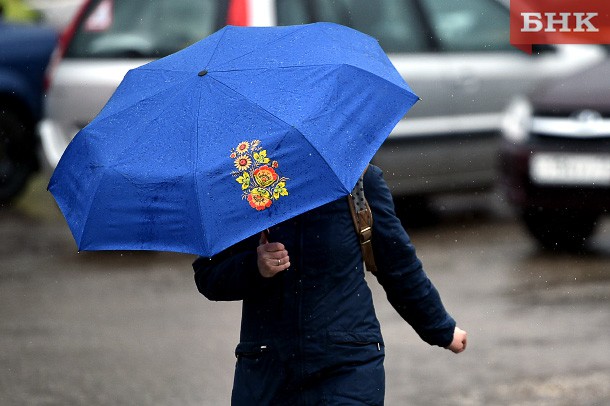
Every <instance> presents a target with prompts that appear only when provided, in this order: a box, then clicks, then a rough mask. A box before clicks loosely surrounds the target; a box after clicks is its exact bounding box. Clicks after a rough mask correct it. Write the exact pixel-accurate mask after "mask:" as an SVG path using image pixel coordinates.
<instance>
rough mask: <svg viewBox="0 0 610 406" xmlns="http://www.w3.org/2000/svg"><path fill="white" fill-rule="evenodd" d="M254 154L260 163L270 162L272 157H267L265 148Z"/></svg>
mask: <svg viewBox="0 0 610 406" xmlns="http://www.w3.org/2000/svg"><path fill="white" fill-rule="evenodd" d="M252 156H253V157H254V159H255V160H256V162H258V163H260V164H268V163H269V161H270V159H269V158H267V150H266V149H264V150H262V151H261V152H255V153H254V154H252Z"/></svg>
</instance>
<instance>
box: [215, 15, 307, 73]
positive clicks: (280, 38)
mask: <svg viewBox="0 0 610 406" xmlns="http://www.w3.org/2000/svg"><path fill="white" fill-rule="evenodd" d="M307 25H310V24H305V25H303V26H302V27H299V28H297V29H295V30H293V31H290V32H288V33H286V34H285V35H282V36H281V37H277V38H276V39H274V40H273V41H271V42H266V43H265V44H261V45H260V46H258V47H256V48H253V49H252V50H251V51H250V52H248V53H245V54H241V55H239V56H237V57H235V58H233V59H229V60H227V61H223V62H222V63H225V64H226V63H230V62H233V61H236V60H238V59H240V58H243V57H246V56H248V55H250V54H252V53H254V52H256V51H257V50H258V49H260V48H261V47H262V46H265V47H268V46H270V45H273V44H274V43H276V42H278V41H280V40H282V39H284V38H286V37H288V36H290V35H292V34H294V33H296V32H299V31H302V30H304V29H305V28H306V27H307ZM223 36H224V33H223ZM221 39H222V38H221ZM218 42H220V40H219V41H218ZM211 60H212V58H210V59H209V61H211ZM209 61H208V63H209Z"/></svg>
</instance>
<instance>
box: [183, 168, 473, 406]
mask: <svg viewBox="0 0 610 406" xmlns="http://www.w3.org/2000/svg"><path fill="white" fill-rule="evenodd" d="M364 189H365V190H366V196H367V200H368V202H369V204H370V207H371V211H372V214H373V218H374V227H373V234H372V247H373V251H374V256H375V261H376V265H377V268H378V269H377V271H376V272H374V273H373V274H374V275H375V277H376V278H377V280H378V281H379V283H380V284H381V285H382V286H383V288H384V290H385V292H386V293H387V298H388V300H389V302H390V303H391V304H392V306H393V307H394V308H395V309H396V310H397V311H398V313H399V314H400V315H401V316H402V317H403V318H404V319H405V320H406V321H407V322H408V323H409V324H410V325H411V326H412V327H413V328H414V329H415V331H416V332H417V333H418V334H419V335H420V337H421V338H422V339H423V340H424V341H426V342H428V343H429V344H432V345H437V346H440V347H445V348H447V349H449V350H451V351H453V352H455V353H460V352H462V351H464V350H465V349H466V342H467V335H466V332H464V331H463V330H461V329H460V328H458V327H457V326H456V323H455V321H454V320H453V319H452V318H451V316H450V315H449V314H448V313H447V312H446V310H445V308H444V307H443V304H442V302H441V299H440V297H439V294H438V292H437V290H436V289H435V287H434V285H433V284H432V283H431V281H430V280H429V279H428V277H427V276H426V274H425V273H424V270H423V268H422V263H421V261H420V260H419V259H418V257H417V256H416V253H415V249H414V247H413V244H412V243H411V241H410V239H409V236H408V235H407V233H406V232H405V230H404V228H403V227H402V225H401V223H400V220H399V219H398V218H397V216H396V215H395V211H394V205H393V202H392V196H391V194H390V190H389V189H388V187H387V185H386V183H385V181H384V180H383V175H382V172H381V170H380V169H379V168H377V167H375V166H373V165H371V166H369V168H368V170H367V171H366V173H365V175H364ZM348 203H349V202H348V200H347V199H345V198H342V199H338V200H336V201H333V202H331V203H328V204H326V205H324V206H321V207H319V208H317V209H314V210H311V211H309V212H306V213H304V214H302V215H300V216H298V217H295V218H293V219H291V220H288V221H286V222H283V223H281V224H279V225H277V226H274V227H271V228H270V230H269V233H268V236H267V233H262V234H261V235H260V236H252V237H251V238H249V239H247V240H245V241H242V242H241V243H239V244H236V245H234V246H233V247H231V248H229V249H227V250H225V251H223V252H221V253H219V254H218V255H214V256H212V257H210V258H205V257H200V258H198V259H197V260H196V261H195V262H194V264H193V267H194V270H195V281H196V284H197V287H198V289H199V291H200V292H201V293H202V294H203V295H205V296H206V297H207V298H208V299H210V300H243V313H242V322H241V334H240V343H239V344H238V346H237V348H236V351H235V354H236V356H237V364H236V369H235V380H234V387H233V393H232V404H233V405H254V404H256V405H283V404H294V405H320V404H366V405H381V404H383V399H384V369H383V359H384V346H383V338H382V335H381V332H380V326H379V322H378V320H377V318H376V316H375V311H374V307H373V301H372V296H371V292H370V290H369V288H368V286H367V284H366V281H365V278H364V274H365V272H364V269H363V263H362V256H361V252H360V244H359V241H358V237H357V235H356V233H355V232H354V227H353V222H352V217H351V215H350V209H349V207H348Z"/></svg>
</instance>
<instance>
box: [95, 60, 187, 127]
mask: <svg viewBox="0 0 610 406" xmlns="http://www.w3.org/2000/svg"><path fill="white" fill-rule="evenodd" d="M141 70H147V71H160V70H161V69H141ZM164 71H167V72H181V71H170V70H169V69H167V70H164ZM189 79H191V77H189V76H186V77H185V78H183V79H180V80H178V81H177V82H174V83H172V84H171V85H169V86H167V87H165V88H163V89H160V90H159V91H158V92H154V93H151V94H150V95H147V96H146V98H144V99H140V100H137V101H136V102H134V103H132V104H130V105H128V106H126V107H125V108H122V109H120V110H118V111H114V112H112V114H109V115H107V116H104V117H102V118H100V119H99V120H97V118H98V117H96V118H94V119H93V120H91V123H93V122H104V121H105V120H107V119H109V118H111V117H114V116H115V115H117V114H120V113H123V112H124V111H125V110H128V109H130V108H132V107H133V106H134V105H136V104H137V103H140V102H142V101H143V100H146V99H149V98H151V97H153V96H156V95H158V94H160V93H163V92H164V91H167V90H168V89H171V88H172V87H174V86H176V85H177V84H180V83H182V82H186V81H187V80H189ZM110 100H112V98H111V99H110ZM109 102H110V101H109ZM103 111H104V110H103V109H102V111H101V112H100V114H101V113H102V112H103ZM85 128H86V127H85Z"/></svg>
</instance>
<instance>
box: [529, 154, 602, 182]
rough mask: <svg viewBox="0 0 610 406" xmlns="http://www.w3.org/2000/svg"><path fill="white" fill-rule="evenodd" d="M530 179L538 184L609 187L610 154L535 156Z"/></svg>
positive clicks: (532, 160)
mask: <svg viewBox="0 0 610 406" xmlns="http://www.w3.org/2000/svg"><path fill="white" fill-rule="evenodd" d="M530 177H531V179H532V181H533V182H535V183H538V184H550V185H574V186H609V185H610V154H605V155H592V154H535V155H534V156H532V157H531V158H530Z"/></svg>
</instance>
